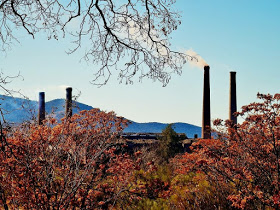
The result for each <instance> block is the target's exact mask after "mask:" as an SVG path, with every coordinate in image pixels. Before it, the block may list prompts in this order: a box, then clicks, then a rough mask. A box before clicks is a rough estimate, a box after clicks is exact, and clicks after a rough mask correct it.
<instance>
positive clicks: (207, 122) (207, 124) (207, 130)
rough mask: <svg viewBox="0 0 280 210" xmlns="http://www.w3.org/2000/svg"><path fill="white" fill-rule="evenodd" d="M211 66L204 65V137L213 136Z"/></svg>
mask: <svg viewBox="0 0 280 210" xmlns="http://www.w3.org/2000/svg"><path fill="white" fill-rule="evenodd" d="M209 71H210V67H209V66H204V86H203V108H202V135H201V136H202V138H203V139H210V138H211V112H210V77H209Z"/></svg>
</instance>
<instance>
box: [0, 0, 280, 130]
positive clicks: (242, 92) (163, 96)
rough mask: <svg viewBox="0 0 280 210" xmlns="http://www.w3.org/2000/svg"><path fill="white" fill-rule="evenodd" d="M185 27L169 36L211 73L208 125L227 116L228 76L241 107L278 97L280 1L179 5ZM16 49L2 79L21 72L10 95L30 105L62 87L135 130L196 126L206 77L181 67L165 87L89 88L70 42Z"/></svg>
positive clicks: (187, 0)
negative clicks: (138, 126)
mask: <svg viewBox="0 0 280 210" xmlns="http://www.w3.org/2000/svg"><path fill="white" fill-rule="evenodd" d="M174 6H175V7H176V9H177V10H178V11H180V12H181V15H182V24H181V25H180V27H179V28H178V30H177V31H175V32H174V33H173V34H172V45H173V46H172V47H173V49H175V50H180V51H184V50H187V49H190V48H192V49H193V50H195V51H196V52H197V53H199V54H200V55H201V56H202V57H203V58H204V59H205V60H206V61H207V63H208V64H209V65H210V68H211V69H210V71H211V76H210V77H211V81H210V83H211V115H212V116H211V117H212V119H215V118H222V119H226V118H227V116H228V97H229V96H228V92H229V72H230V71H232V70H234V71H236V72H237V96H238V107H239V108H240V107H241V106H242V105H245V104H248V103H250V102H253V101H255V100H256V94H257V92H261V93H271V94H274V93H276V92H279V86H280V85H279V84H280V83H279V78H280V71H279V70H280V67H279V64H278V61H280V51H279V49H280V41H279V37H280V21H279V20H280V13H279V11H280V1H277V0H270V1H261V0H235V1H233V0H231V1H230V0H212V1H208V0H177V3H175V5H174ZM20 41H21V42H20V44H17V43H14V45H13V46H12V49H11V50H9V51H7V53H6V54H5V55H4V54H1V55H0V61H1V62H0V68H1V70H2V71H3V72H4V73H6V74H16V73H17V72H18V71H20V72H21V74H22V75H23V77H24V81H22V80H20V79H18V80H15V81H14V82H13V83H12V84H10V86H9V87H13V88H14V89H21V91H22V93H23V94H25V95H26V96H28V97H30V99H32V100H37V99H38V92H39V91H45V92H46V100H47V101H48V100H52V99H54V98H64V96H65V87H66V86H72V87H73V89H74V94H76V93H77V92H78V91H77V90H79V91H81V93H82V95H81V97H80V98H79V101H80V102H83V103H86V104H89V105H91V106H93V107H99V108H100V109H102V110H107V111H111V110H114V111H115V112H116V113H117V114H118V115H121V116H124V117H127V118H129V119H131V120H134V121H137V122H151V121H153V122H155V121H157V122H167V123H172V122H187V123H191V124H195V125H200V124H201V110H202V84H203V71H202V70H201V69H199V68H196V67H192V66H191V65H188V64H186V65H185V66H184V68H183V73H182V75H181V76H179V75H173V76H172V79H171V81H170V83H169V85H168V86H167V87H162V85H161V84H160V83H159V82H153V81H149V80H143V81H142V83H137V82H135V83H134V84H133V85H125V84H119V83H118V81H117V80H116V75H117V73H116V74H115V75H113V76H112V78H111V80H110V81H109V83H108V84H107V85H106V86H103V87H101V88H98V87H96V86H94V85H92V84H90V82H89V81H90V80H91V78H92V69H94V68H95V67H94V66H92V65H88V64H86V63H83V62H80V58H81V57H82V56H83V52H82V51H79V52H78V53H75V54H73V55H67V54H66V53H65V51H66V50H67V49H68V48H69V42H68V40H62V39H60V40H59V41H56V40H51V41H48V40H46V39H45V37H43V35H42V37H40V35H37V37H36V39H35V40H33V39H32V38H31V37H28V36H27V35H26V34H23V33H21V34H20Z"/></svg>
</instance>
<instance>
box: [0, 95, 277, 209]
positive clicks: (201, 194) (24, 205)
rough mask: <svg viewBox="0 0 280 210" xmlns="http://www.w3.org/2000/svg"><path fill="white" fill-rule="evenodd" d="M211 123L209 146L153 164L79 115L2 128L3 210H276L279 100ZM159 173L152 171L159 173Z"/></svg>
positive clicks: (153, 157)
mask: <svg viewBox="0 0 280 210" xmlns="http://www.w3.org/2000/svg"><path fill="white" fill-rule="evenodd" d="M258 98H259V102H256V103H252V104H249V105H247V106H243V107H242V110H241V111H240V112H238V113H236V114H237V115H238V116H240V117H243V122H242V123H240V124H237V125H234V124H233V123H232V122H231V121H225V122H224V121H222V120H216V121H215V122H214V124H215V125H216V127H217V128H216V130H215V131H214V134H215V138H212V139H201V140H198V141H197V142H195V143H193V144H192V146H191V152H190V153H185V154H179V155H177V156H175V157H173V158H170V159H169V161H168V162H166V163H164V164H162V162H160V161H158V159H157V158H159V157H158V155H157V153H156V152H155V151H150V150H147V149H146V150H145V149H141V150H140V151H128V149H127V147H126V145H125V144H123V143H121V139H120V133H121V132H122V129H123V128H124V127H125V126H126V124H127V123H128V122H127V120H125V119H124V118H121V117H117V116H116V115H115V114H114V113H113V112H109V113H106V112H102V111H100V110H98V109H93V110H91V111H82V112H81V113H80V114H79V115H74V116H73V117H72V118H70V119H68V120H65V119H62V121H61V122H59V123H58V122H56V120H54V119H47V120H46V121H45V122H44V123H43V125H37V124H33V123H25V124H22V125H20V126H18V127H12V128H6V129H4V128H2V130H1V151H0V158H1V162H0V204H1V205H2V206H3V208H4V209H17V208H21V209H75V208H76V209H112V208H113V209H124V208H125V209H279V207H280V189H279V184H280V180H279V179H280V165H279V155H280V146H279V145H280V127H279V126H280V103H279V102H280V95H279V94H276V95H274V96H272V95H269V94H268V95H263V94H258ZM159 163H161V164H159Z"/></svg>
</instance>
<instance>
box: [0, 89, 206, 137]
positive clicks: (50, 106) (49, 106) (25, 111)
mask: <svg viewBox="0 0 280 210" xmlns="http://www.w3.org/2000/svg"><path fill="white" fill-rule="evenodd" d="M0 108H1V110H2V111H3V113H4V115H5V120H6V121H7V122H10V123H16V124H17V123H22V122H24V121H28V120H36V118H37V115H38V102H37V101H34V100H28V99H24V98H19V97H11V96H4V95H0ZM90 109H93V107H92V106H90V105H87V104H84V103H80V102H77V101H73V114H76V113H78V112H79V111H82V110H90ZM46 113H47V114H52V115H53V117H55V118H56V119H61V118H62V117H64V114H65V99H54V100H51V101H47V102H46ZM130 122H131V123H130V124H129V125H128V127H127V128H125V129H124V132H134V133H161V132H162V130H163V129H164V128H165V127H166V126H167V125H168V124H169V123H160V122H144V123H141V122H135V121H133V120H130ZM170 124H173V128H174V130H175V131H176V132H177V133H185V134H186V135H187V136H188V137H189V138H192V137H193V136H194V134H197V135H198V137H200V134H201V127H199V126H196V125H192V124H189V123H183V122H175V123H170Z"/></svg>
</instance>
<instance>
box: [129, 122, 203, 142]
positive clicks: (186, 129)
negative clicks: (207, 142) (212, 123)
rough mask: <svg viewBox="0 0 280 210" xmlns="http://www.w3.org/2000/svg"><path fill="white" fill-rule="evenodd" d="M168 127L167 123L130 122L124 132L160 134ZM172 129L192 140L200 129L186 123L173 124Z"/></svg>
mask: <svg viewBox="0 0 280 210" xmlns="http://www.w3.org/2000/svg"><path fill="white" fill-rule="evenodd" d="M167 125H168V123H158V122H148V123H137V122H132V123H131V124H130V125H129V126H128V127H127V128H126V129H124V132H134V133H161V132H162V130H163V129H164V128H165V127H166V126H167ZM173 129H174V130H175V131H176V132H177V133H185V134H186V135H187V136H188V137H189V138H193V137H194V134H197V135H198V137H200V134H201V127H198V126H195V125H191V124H188V123H181V122H177V123H173Z"/></svg>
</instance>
